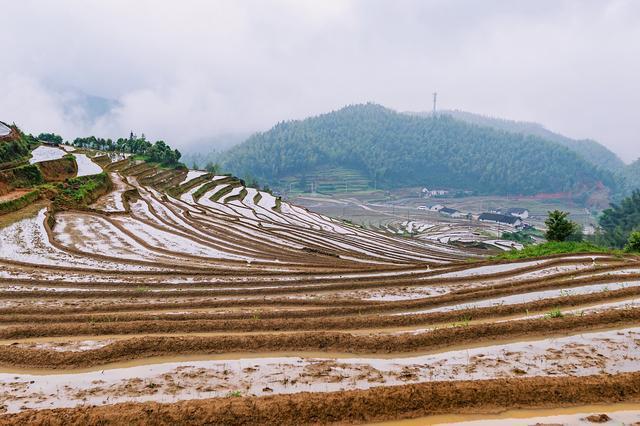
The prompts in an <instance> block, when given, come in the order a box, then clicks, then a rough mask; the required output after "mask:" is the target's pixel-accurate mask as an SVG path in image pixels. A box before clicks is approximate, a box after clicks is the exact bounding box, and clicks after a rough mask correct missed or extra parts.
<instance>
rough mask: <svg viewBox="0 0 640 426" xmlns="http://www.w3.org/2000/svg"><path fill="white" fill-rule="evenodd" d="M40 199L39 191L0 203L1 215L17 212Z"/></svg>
mask: <svg viewBox="0 0 640 426" xmlns="http://www.w3.org/2000/svg"><path fill="white" fill-rule="evenodd" d="M39 197H40V193H39V191H37V190H35V191H31V192H27V193H26V194H24V195H23V196H22V197H20V198H16V199H14V200H10V201H5V202H4V203H0V214H5V213H10V212H15V211H16V210H20V209H21V208H23V207H25V206H28V205H29V204H31V203H33V202H34V201H36V200H37V199H38V198H39Z"/></svg>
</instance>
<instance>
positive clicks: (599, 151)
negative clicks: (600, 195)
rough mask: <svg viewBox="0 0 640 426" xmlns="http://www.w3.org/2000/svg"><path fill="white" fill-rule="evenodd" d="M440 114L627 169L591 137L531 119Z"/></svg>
mask: <svg viewBox="0 0 640 426" xmlns="http://www.w3.org/2000/svg"><path fill="white" fill-rule="evenodd" d="M406 113H407V114H413V115H419V116H423V117H425V116H430V115H432V114H433V113H432V112H406ZM438 114H446V115H449V116H451V117H453V118H455V119H456V120H461V121H464V122H467V123H471V124H476V125H478V126H486V127H492V128H494V129H498V130H503V131H505V132H510V133H518V134H522V135H527V136H536V137H539V138H542V139H545V140H548V141H551V142H555V143H558V144H560V145H562V146H564V147H567V148H568V149H570V150H572V151H574V152H576V153H578V154H579V155H581V156H582V157H583V158H584V159H585V160H587V161H589V162H591V163H593V164H595V165H597V166H598V167H602V168H603V169H605V170H609V171H611V172H621V171H622V170H623V169H624V168H625V166H626V165H625V164H624V162H623V161H622V160H621V159H620V158H619V157H618V156H617V155H616V154H615V153H613V152H612V151H611V150H609V149H608V148H607V147H605V146H604V145H602V144H600V143H599V142H596V141H594V140H592V139H572V138H569V137H567V136H564V135H561V134H559V133H555V132H553V131H551V130H549V129H547V128H546V127H544V126H543V125H542V124H540V123H535V122H531V121H516V120H508V119H504V118H497V117H489V116H486V115H482V114H476V113H472V112H467V111H460V110H442V111H439V112H438Z"/></svg>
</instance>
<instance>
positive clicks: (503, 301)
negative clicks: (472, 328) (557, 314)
mask: <svg viewBox="0 0 640 426" xmlns="http://www.w3.org/2000/svg"><path fill="white" fill-rule="evenodd" d="M638 286H640V281H629V282H622V283H606V284H592V285H587V286H582V287H570V288H560V289H552V290H543V291H535V292H530V293H522V294H514V295H511V296H504V297H496V298H491V299H484V300H479V301H477V302H467V303H460V304H456V305H448V306H440V307H437V308H432V309H425V310H420V311H412V312H402V313H399V314H396V315H409V314H427V313H432V312H447V311H456V310H464V309H473V308H485V307H489V306H502V305H514V304H520V303H529V302H533V301H536V300H542V299H552V298H557V297H563V296H575V295H581V294H589V293H597V292H607V291H615V290H620V289H624V288H630V287H638Z"/></svg>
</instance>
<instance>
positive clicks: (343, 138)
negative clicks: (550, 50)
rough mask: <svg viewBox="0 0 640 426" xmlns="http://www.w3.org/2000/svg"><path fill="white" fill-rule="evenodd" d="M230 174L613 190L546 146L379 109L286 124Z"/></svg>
mask: <svg viewBox="0 0 640 426" xmlns="http://www.w3.org/2000/svg"><path fill="white" fill-rule="evenodd" d="M223 166H224V167H225V169H227V170H228V171H230V172H233V173H235V174H238V175H241V176H246V175H252V176H254V177H257V178H258V179H259V180H261V181H264V182H267V183H273V182H276V181H277V180H279V179H282V178H283V177H286V176H289V175H295V174H306V173H313V171H314V169H317V168H319V167H327V166H337V167H345V168H349V169H354V170H357V171H360V172H362V173H363V174H364V175H366V176H368V177H369V178H370V179H372V180H374V181H376V182H377V184H378V186H379V187H384V186H386V187H401V186H421V185H425V186H429V187H446V188H452V189H462V190H472V191H475V192H477V193H480V194H488V193H492V194H535V193H541V192H553V193H556V192H567V191H582V190H587V189H589V188H592V187H594V186H595V185H597V183H598V182H602V183H604V184H605V185H607V186H614V180H613V177H612V175H611V174H610V173H608V172H606V171H603V170H599V169H598V168H597V167H596V166H594V165H593V164H591V163H589V162H587V161H585V160H584V159H583V158H581V157H580V156H578V155H577V154H576V153H574V152H572V151H570V150H568V149H567V148H565V147H563V146H560V145H558V144H556V143H553V142H549V141H546V140H543V139H542V138H538V137H535V136H526V135H522V134H515V133H507V132H504V131H498V130H495V129H492V128H489V127H480V126H476V125H472V124H468V123H465V122H462V121H460V120H455V119H453V118H452V117H450V116H447V115H438V116H436V117H418V116H411V115H408V114H401V113H397V112H395V111H392V110H390V109H387V108H384V107H382V106H380V105H375V104H366V105H353V106H348V107H345V108H343V109H341V110H338V111H335V112H331V113H328V114H323V115H320V116H317V117H312V118H308V119H306V120H302V121H290V122H282V123H279V124H277V125H276V126H275V127H273V128H272V129H271V130H269V131H267V132H264V133H258V134H256V135H254V136H252V137H250V138H249V139H248V140H247V141H246V142H244V143H242V144H240V145H238V146H236V147H234V148H232V149H231V150H229V151H228V153H227V154H226V156H225V158H224V163H223Z"/></svg>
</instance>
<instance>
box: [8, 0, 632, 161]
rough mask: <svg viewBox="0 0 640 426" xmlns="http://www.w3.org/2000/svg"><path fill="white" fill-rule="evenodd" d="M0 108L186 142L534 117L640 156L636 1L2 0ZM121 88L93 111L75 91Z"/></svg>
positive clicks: (96, 130) (102, 131)
mask: <svg viewBox="0 0 640 426" xmlns="http://www.w3.org/2000/svg"><path fill="white" fill-rule="evenodd" d="M0 6H1V9H0V10H1V11H2V21H1V22H2V24H1V25H0V40H1V44H0V48H1V49H2V52H0V120H3V121H9V122H16V123H17V124H18V125H20V126H21V127H22V128H23V129H24V130H26V131H28V132H33V133H38V132H41V131H55V132H58V133H61V134H62V135H63V136H65V137H67V138H73V137H76V136H82V135H88V134H96V135H98V136H100V135H102V136H110V137H117V136H120V135H126V134H128V132H129V131H130V130H134V131H136V132H138V133H139V132H141V131H142V132H145V133H146V135H147V137H148V138H152V139H154V140H155V139H159V138H162V139H165V140H166V141H167V142H169V143H171V144H173V145H175V146H178V147H180V146H185V145H186V144H188V142H189V141H192V140H195V139H199V138H203V137H209V136H215V135H219V134H224V133H233V132H247V131H255V130H266V129H268V128H270V127H271V126H272V125H273V124H275V123H276V122H278V121H281V120H287V119H292V118H304V117H306V116H309V115H315V114H318V113H322V112H326V111H330V110H334V109H338V108H340V107H342V106H344V105H346V104H352V103H361V102H367V101H372V102H378V103H381V104H383V105H385V106H388V107H390V108H394V109H397V110H400V111H405V110H413V111H420V110H429V109H431V102H432V100H431V98H432V95H431V93H432V92H434V91H437V92H438V94H439V97H438V100H439V106H440V107H441V108H446V109H461V110H466V111H471V112H477V113H482V114H485V115H491V116H498V117H504V118H510V119H517V120H527V121H537V122H540V123H542V124H544V125H545V126H547V127H548V128H550V129H551V130H554V131H557V132H560V133H563V134H566V135H567V136H571V137H575V138H593V139H596V140H598V141H600V142H601V143H603V144H605V145H606V146H608V147H609V148H610V149H612V150H613V151H614V152H616V153H617V154H618V155H620V156H621V158H622V159H623V160H625V161H627V162H629V161H632V160H634V159H636V158H637V157H639V156H640V108H639V106H640V1H636V0H613V1H587V0H576V1H561V0H549V1H544V0H531V1H515V0H506V1H491V0H482V1H476V0H468V1H456V0H441V1H428V0H423V1H404V0H388V1H378V0H361V1H347V0H343V1H330V0H316V1H308V2H305V1H302V0H290V1H243V0H232V1H213V0H212V1H189V0H181V1H171V2H170V1H159V0H153V1H143V0H136V1H117V0H109V1H106V0H105V1H91V0H77V1H71V0H69V1H65V0H59V1H46V0H41V1H28V0H20V1H16V0H0ZM81 93H86V94H90V95H95V96H100V97H104V98H108V99H113V100H115V101H117V103H116V104H114V105H112V108H111V109H110V110H109V112H108V113H107V114H105V115H103V116H102V117H100V118H99V119H97V120H92V119H90V116H89V114H87V112H86V111H85V109H84V108H83V106H82V103H80V102H79V100H80V99H81V97H79V95H78V94H81Z"/></svg>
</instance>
